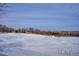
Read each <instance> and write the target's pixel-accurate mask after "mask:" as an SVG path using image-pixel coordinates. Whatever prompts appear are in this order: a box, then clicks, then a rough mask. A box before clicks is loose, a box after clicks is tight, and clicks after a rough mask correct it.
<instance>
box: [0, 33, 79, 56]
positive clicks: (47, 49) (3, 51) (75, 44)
mask: <svg viewBox="0 0 79 59" xmlns="http://www.w3.org/2000/svg"><path fill="white" fill-rule="evenodd" d="M0 55H15V56H16V55H19V56H20V55H26V56H27V55H30V56H31V55H35V56H36V55H49V56H51V55H79V38H78V37H54V36H45V35H37V34H23V33H0Z"/></svg>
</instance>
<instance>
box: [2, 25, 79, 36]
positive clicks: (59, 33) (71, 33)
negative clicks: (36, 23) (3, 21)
mask: <svg viewBox="0 0 79 59" xmlns="http://www.w3.org/2000/svg"><path fill="white" fill-rule="evenodd" d="M0 32H2V33H34V34H41V35H54V36H78V37H79V31H42V30H39V29H34V28H18V29H14V28H9V27H7V26H5V25H0Z"/></svg>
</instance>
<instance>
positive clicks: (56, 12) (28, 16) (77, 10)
mask: <svg viewBox="0 0 79 59" xmlns="http://www.w3.org/2000/svg"><path fill="white" fill-rule="evenodd" d="M7 6H9V7H8V8H6V9H7V12H6V14H5V15H2V17H1V19H0V23H1V24H5V25H7V26H9V27H14V28H26V27H33V28H38V29H41V30H51V31H53V30H55V31H56V30H60V31H61V30H65V31H66V30H67V31H70V30H72V31H79V4H77V3H75V4H55V3H54V4H27V3H26V4H20V3H19V4H18V3H17V4H7Z"/></svg>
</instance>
